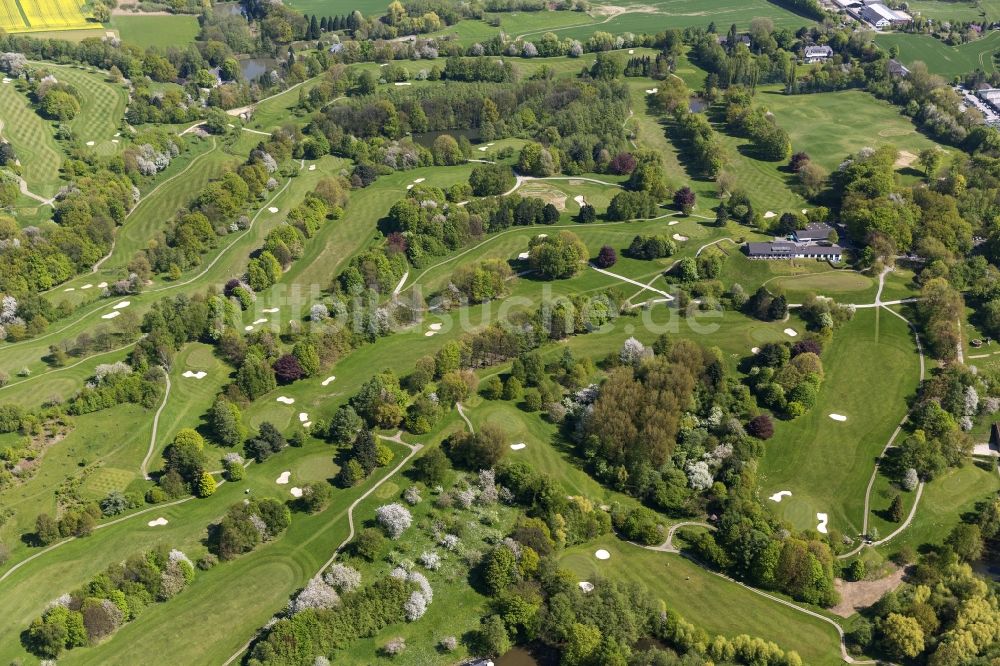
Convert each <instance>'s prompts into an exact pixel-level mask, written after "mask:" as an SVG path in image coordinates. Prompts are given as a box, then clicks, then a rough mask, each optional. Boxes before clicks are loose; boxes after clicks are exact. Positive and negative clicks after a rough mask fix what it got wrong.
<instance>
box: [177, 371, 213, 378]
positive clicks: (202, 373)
mask: <svg viewBox="0 0 1000 666" xmlns="http://www.w3.org/2000/svg"><path fill="white" fill-rule="evenodd" d="M207 374H208V373H207V372H205V371H204V370H199V371H198V372H191V371H190V370H185V371H184V374H183V375H181V377H190V378H192V379H202V378H203V377H205V376H206V375H207Z"/></svg>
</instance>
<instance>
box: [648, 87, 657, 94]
mask: <svg viewBox="0 0 1000 666" xmlns="http://www.w3.org/2000/svg"><path fill="white" fill-rule="evenodd" d="M658 92H660V89H659V88H647V89H646V94H647V95H655V94H656V93H658Z"/></svg>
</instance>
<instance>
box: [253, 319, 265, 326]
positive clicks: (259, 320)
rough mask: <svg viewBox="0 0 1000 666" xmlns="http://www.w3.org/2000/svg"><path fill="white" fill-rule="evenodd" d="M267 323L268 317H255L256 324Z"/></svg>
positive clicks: (254, 323)
mask: <svg viewBox="0 0 1000 666" xmlns="http://www.w3.org/2000/svg"><path fill="white" fill-rule="evenodd" d="M266 323H267V320H266V319H254V321H253V325H254V326H256V325H257V324H266Z"/></svg>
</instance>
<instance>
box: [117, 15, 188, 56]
mask: <svg viewBox="0 0 1000 666" xmlns="http://www.w3.org/2000/svg"><path fill="white" fill-rule="evenodd" d="M109 27H111V28H112V29H114V30H117V31H118V36H119V37H120V38H121V40H122V41H123V42H128V43H130V44H136V45H139V46H142V47H143V48H145V47H147V46H159V47H164V48H165V47H168V46H176V45H177V44H187V43H189V42H191V41H192V40H193V39H194V38H195V35H197V34H198V19H197V18H196V17H194V16H190V15H186V14H184V15H176V16H141V15H140V16H129V15H128V14H115V15H113V16H112V17H111V23H110V24H109Z"/></svg>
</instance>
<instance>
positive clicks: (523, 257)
mask: <svg viewBox="0 0 1000 666" xmlns="http://www.w3.org/2000/svg"><path fill="white" fill-rule="evenodd" d="M530 256H531V253H530V252H522V253H521V254H519V255H517V258H518V259H521V260H524V259H527V258H528V257H530Z"/></svg>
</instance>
